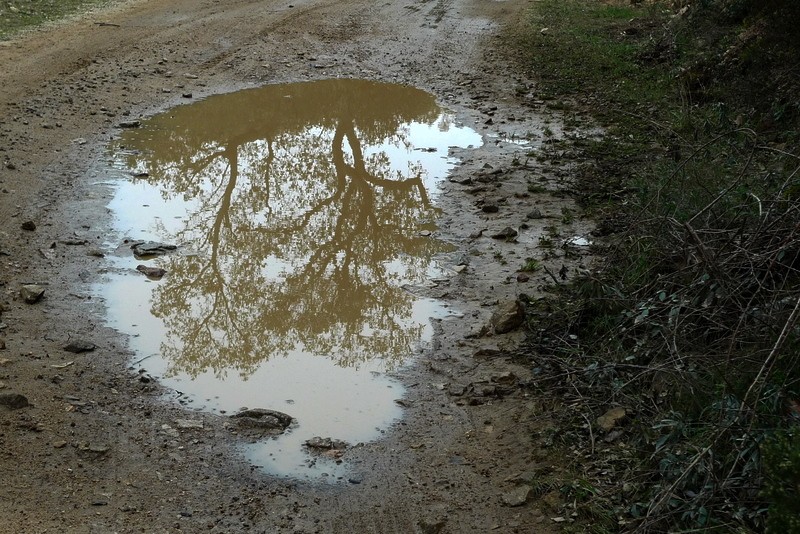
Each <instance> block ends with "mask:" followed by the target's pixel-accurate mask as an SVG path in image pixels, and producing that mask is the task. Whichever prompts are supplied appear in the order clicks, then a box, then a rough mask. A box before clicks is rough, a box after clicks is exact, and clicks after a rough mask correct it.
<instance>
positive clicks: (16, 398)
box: [0, 393, 30, 410]
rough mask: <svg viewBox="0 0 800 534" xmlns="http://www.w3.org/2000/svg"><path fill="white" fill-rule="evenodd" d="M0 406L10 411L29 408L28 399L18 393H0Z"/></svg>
mask: <svg viewBox="0 0 800 534" xmlns="http://www.w3.org/2000/svg"><path fill="white" fill-rule="evenodd" d="M0 406H5V407H6V408H8V409H10V410H19V409H20V408H25V407H26V406H30V403H28V398H27V397H26V396H25V395H21V394H19V393H0Z"/></svg>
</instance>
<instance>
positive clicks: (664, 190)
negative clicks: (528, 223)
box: [508, 0, 800, 533]
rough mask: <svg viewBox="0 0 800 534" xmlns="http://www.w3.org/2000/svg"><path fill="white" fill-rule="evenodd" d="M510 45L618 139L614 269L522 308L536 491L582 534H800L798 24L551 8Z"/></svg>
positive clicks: (656, 5)
mask: <svg viewBox="0 0 800 534" xmlns="http://www.w3.org/2000/svg"><path fill="white" fill-rule="evenodd" d="M508 44H509V46H510V48H511V49H513V50H514V51H515V53H516V54H517V56H518V58H519V62H520V68H521V69H523V70H525V71H526V74H527V75H528V76H529V77H531V78H532V79H535V80H537V81H538V83H539V88H538V91H537V95H536V96H537V98H541V99H543V100H545V101H546V102H548V103H549V104H550V107H551V108H553V109H554V110H558V112H560V113H563V114H564V116H565V119H566V120H567V122H569V121H570V118H571V117H572V116H578V115H580V114H586V113H588V114H589V115H591V116H592V118H593V120H594V121H596V122H597V123H599V124H600V125H602V127H603V128H604V129H605V132H606V135H604V136H603V137H602V139H599V140H591V139H590V140H587V139H585V138H580V137H579V136H575V138H574V139H572V140H571V143H570V146H571V148H570V150H571V157H572V158H577V159H578V161H579V162H580V165H579V170H578V171H577V172H576V173H575V176H574V183H573V184H572V189H573V191H574V194H575V195H576V196H577V199H578V201H579V203H580V205H581V206H582V208H583V209H584V212H585V214H586V215H588V216H590V217H593V218H595V219H596V220H597V230H596V236H597V237H598V238H601V237H602V239H598V243H602V245H600V244H596V245H595V252H596V253H597V254H598V256H599V257H600V258H602V259H601V262H600V265H599V266H598V268H597V269H595V270H593V271H592V272H591V273H583V274H578V273H574V274H573V275H571V276H570V279H569V280H568V281H567V282H565V283H563V284H561V285H558V286H555V287H554V288H553V291H552V296H551V297H550V298H546V299H543V300H541V301H539V302H536V303H531V305H530V307H529V317H530V321H529V327H530V333H529V338H528V345H527V347H526V350H525V351H523V352H524V354H525V357H526V358H528V360H529V361H530V365H531V366H532V367H533V369H534V373H535V376H536V380H535V382H534V384H533V385H532V387H533V388H534V389H536V390H537V391H538V392H540V393H541V395H540V397H541V398H542V399H543V401H542V402H544V403H545V406H546V407H547V408H548V409H549V410H550V411H551V413H552V414H553V419H554V420H559V421H560V423H559V424H560V427H559V428H557V429H551V430H550V431H544V432H542V434H541V435H539V436H534V439H535V440H537V443H538V445H540V446H541V445H546V446H552V447H553V448H554V449H555V450H557V451H560V453H561V454H562V455H563V457H564V458H565V459H566V460H565V461H566V463H567V464H568V468H569V469H568V472H569V473H570V475H569V476H566V477H561V478H559V479H553V480H543V481H540V482H538V483H537V484H538V486H537V488H538V489H540V490H541V491H542V492H549V491H551V490H552V489H553V488H557V489H558V490H559V491H560V493H561V495H562V497H563V500H562V502H563V503H567V504H564V505H563V506H562V510H560V512H563V513H560V514H558V515H559V516H560V517H561V518H566V519H565V523H564V524H567V525H568V526H567V529H568V530H572V531H576V532H585V531H588V532H598V533H599V532H631V531H636V532H667V531H669V532H697V531H703V532H763V531H765V530H769V531H771V532H800V495H798V491H799V490H800V426H798V425H799V424H800V326H799V325H800V322H799V321H800V149H799V148H798V138H799V137H800V67H798V63H797V58H798V57H800V3H798V2H796V1H795V0H698V1H695V2H692V3H691V5H689V4H688V2H679V1H674V2H668V1H652V2H649V1H642V2H631V1H629V0H627V1H624V2H623V1H621V0H620V1H616V0H606V1H600V0H537V1H535V2H534V3H533V4H532V7H531V9H530V13H529V18H528V19H526V20H525V21H524V22H523V23H521V24H520V25H519V26H518V27H517V28H515V30H514V31H512V32H511V33H510V35H509V36H508ZM559 150H560V152H559V153H551V154H547V153H545V154H543V155H541V157H542V159H543V160H545V161H547V160H549V161H550V162H551V163H552V162H553V161H554V160H563V157H564V153H563V146H561V147H560V148H559ZM573 168H574V167H573ZM604 415H605V416H606V417H605V418H602V417H601V416H604ZM537 488H535V489H537Z"/></svg>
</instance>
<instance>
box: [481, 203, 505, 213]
mask: <svg viewBox="0 0 800 534" xmlns="http://www.w3.org/2000/svg"><path fill="white" fill-rule="evenodd" d="M481 210H482V211H483V212H484V213H497V212H498V211H500V206H498V205H497V204H484V205H483V206H482V207H481Z"/></svg>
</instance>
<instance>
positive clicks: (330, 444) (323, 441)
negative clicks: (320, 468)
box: [303, 436, 348, 451]
mask: <svg viewBox="0 0 800 534" xmlns="http://www.w3.org/2000/svg"><path fill="white" fill-rule="evenodd" d="M303 444H304V445H305V446H306V447H308V448H309V449H317V450H322V451H329V450H344V449H346V448H347V447H348V443H347V442H346V441H342V440H340V439H333V438H322V437H320V436H314V437H313V438H311V439H308V440H306V441H305V443H303Z"/></svg>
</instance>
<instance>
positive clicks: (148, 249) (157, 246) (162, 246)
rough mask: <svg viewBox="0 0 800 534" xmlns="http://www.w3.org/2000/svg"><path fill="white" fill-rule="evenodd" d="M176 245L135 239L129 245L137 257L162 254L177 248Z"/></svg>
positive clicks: (150, 256)
mask: <svg viewBox="0 0 800 534" xmlns="http://www.w3.org/2000/svg"><path fill="white" fill-rule="evenodd" d="M177 248H178V247H177V246H176V245H168V244H166V243H157V242H155V241H137V242H135V243H133V244H132V245H131V250H133V255H134V256H135V257H136V258H137V259H142V258H152V257H154V256H163V255H164V254H169V253H170V252H173V251H175V250H177Z"/></svg>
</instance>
